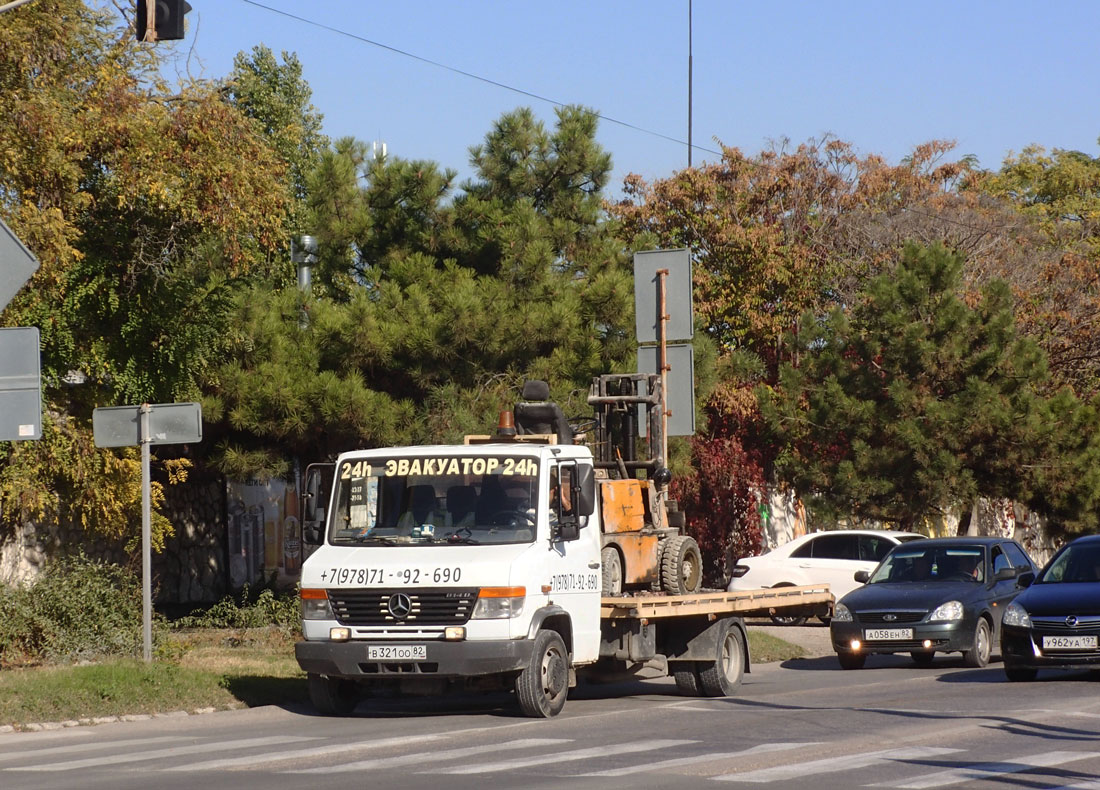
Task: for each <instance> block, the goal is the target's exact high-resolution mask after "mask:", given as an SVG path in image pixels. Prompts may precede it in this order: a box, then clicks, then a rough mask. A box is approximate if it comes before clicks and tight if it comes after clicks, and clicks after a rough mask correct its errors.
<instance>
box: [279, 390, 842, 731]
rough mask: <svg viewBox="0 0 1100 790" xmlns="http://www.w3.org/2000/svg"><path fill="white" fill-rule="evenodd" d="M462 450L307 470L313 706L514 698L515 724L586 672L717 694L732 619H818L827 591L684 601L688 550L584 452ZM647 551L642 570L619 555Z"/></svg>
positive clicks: (365, 456) (557, 705)
mask: <svg viewBox="0 0 1100 790" xmlns="http://www.w3.org/2000/svg"><path fill="white" fill-rule="evenodd" d="M517 406H518V404H517ZM570 438H572V436H570ZM467 441H468V443H467V444H463V445H437V446H425V447H390V448H380V449H373V450H362V451H356V452H349V453H344V454H342V455H341V456H340V457H339V458H338V459H337V461H336V464H335V467H334V468H333V470H332V476H331V484H330V485H326V484H324V483H322V478H321V477H320V475H319V474H318V473H317V471H316V470H307V479H306V499H305V503H304V506H303V510H304V514H305V517H304V519H303V523H304V525H305V527H306V529H305V530H304V536H305V538H306V541H307V542H309V543H313V544H314V545H315V546H316V549H315V550H314V551H313V553H312V554H310V556H309V557H308V558H307V559H306V560H305V562H304V563H303V565H302V576H301V603H302V634H303V637H304V638H303V640H302V641H300V642H298V643H297V645H296V646H295V655H296V658H297V660H298V663H299V665H300V666H301V667H302V669H304V670H305V671H306V673H307V675H308V684H309V691H310V698H311V700H312V702H313V704H314V706H315V707H316V708H317V709H318V710H319V711H320V712H322V713H325V714H330V715H347V714H349V713H351V712H352V711H353V710H354V709H355V707H356V705H357V704H358V702H359V700H360V699H361V698H362V697H363V696H364V695H365V694H369V693H370V692H371V691H376V690H379V689H381V688H386V689H387V690H388V691H393V692H397V693H404V694H416V695H436V694H443V693H446V692H448V691H451V690H458V689H462V690H477V689H483V690H499V689H510V690H514V691H515V696H516V700H517V701H518V704H519V708H520V709H521V711H522V712H523V713H524V714H525V715H527V716H532V717H550V716H555V715H557V714H558V713H559V712H560V711H561V710H562V707H563V706H564V705H565V701H566V698H567V696H568V693H569V689H570V688H571V687H573V686H575V685H576V683H577V679H578V676H584V675H585V674H588V675H590V676H593V677H595V678H598V679H612V678H623V677H631V676H633V677H654V676H663V675H672V676H673V677H674V678H675V681H676V686H677V688H678V689H679V690H680V692H681V693H683V694H687V695H705V696H721V695H730V694H733V693H734V692H735V691H736V690H737V688H738V687H739V685H740V683H741V679H742V675H743V673H744V672H746V671H748V670H749V651H748V647H747V645H748V642H747V638H746V630H745V625H744V622H743V621H742V619H741V618H742V617H743V616H745V615H760V616H767V615H769V614H774V613H776V612H777V611H778V612H781V613H784V614H805V615H815V614H817V615H820V614H827V613H828V611H829V607H830V605H831V603H832V596H831V594H830V593H829V591H828V588H827V587H810V588H803V587H787V588H781V589H770V590H750V591H742V592H734V593H727V592H705V591H702V590H698V589H692V590H691V591H688V592H684V587H683V585H684V582H685V579H687V580H688V582H689V583H691V584H694V582H691V581H690V580H691V579H692V578H697V577H698V569H697V568H694V567H690V566H691V565H692V564H693V563H695V564H697V563H698V554H697V547H696V553H695V554H694V555H693V554H692V553H691V552H690V551H685V550H684V549H685V546H688V547H690V545H694V541H691V540H690V538H687V537H686V536H682V535H680V534H679V530H678V529H677V528H676V527H670V526H669V525H668V519H667V518H665V517H666V516H667V513H664V510H663V508H655V507H654V504H655V503H657V502H658V500H657V499H656V498H655V497H654V496H653V495H652V489H650V488H649V487H647V486H646V485H644V484H645V483H647V481H645V480H641V481H637V480H633V481H632V480H625V481H624V480H620V481H615V482H620V483H628V484H629V485H625V486H624V485H618V486H615V485H611V483H612V482H613V481H612V480H611V479H610V476H609V475H608V473H607V470H606V469H601V468H598V467H599V466H600V464H599V462H598V461H597V459H596V457H594V455H593V452H592V450H591V449H590V448H589V447H588V446H585V445H583V444H577V443H572V442H571V443H561V442H560V441H559V435H558V434H556V433H555V434H539V435H534V436H531V435H529V436H523V435H522V434H521V435H517V436H512V435H509V434H508V433H507V430H506V432H505V433H504V434H502V435H498V436H491V437H482V438H481V439H478V440H474V441H471V440H469V439H468V440H467ZM327 488H331V491H329V490H325V489H327ZM647 492H648V493H647ZM612 511H615V512H612ZM632 513H637V514H638V515H637V519H635V521H636V522H637V523H636V526H637V529H634V530H633V532H630V531H629V530H626V527H625V526H624V524H626V525H629V523H632V522H631V520H630V519H631V518H633V516H631V515H630V514H632ZM624 514H626V516H628V517H626V518H625V521H624ZM609 525H610V526H609ZM646 545H652V546H653V547H655V548H654V549H653V551H654V556H655V562H651V563H648V565H647V564H646V563H641V562H639V561H638V559H637V557H635V558H633V559H631V557H630V556H628V555H629V554H630V553H631V552H635V553H636V552H638V551H640V550H641V549H640V548H639V547H644V546H646ZM609 551H610V552H612V553H614V560H610V561H611V562H615V563H618V568H617V574H618V575H617V576H615V575H613V577H609V575H608V574H607V573H606V570H607V567H606V566H607V563H608V562H609V559H608V558H609V557H610V556H611V554H609ZM685 563H686V564H685ZM632 568H633V570H632ZM609 584H611V585H614V587H615V589H614V590H609V591H606V592H605V589H604V588H605V587H606V586H608V585H609ZM667 590H673V591H674V592H673V593H669V592H667Z"/></svg>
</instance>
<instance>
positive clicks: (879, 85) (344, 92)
mask: <svg viewBox="0 0 1100 790" xmlns="http://www.w3.org/2000/svg"><path fill="white" fill-rule="evenodd" d="M189 1H190V3H191V5H192V7H193V10H192V11H191V13H190V14H188V16H187V19H188V25H189V27H188V35H187V40H185V41H183V42H178V43H177V44H176V45H175V46H176V49H177V52H178V55H179V58H180V60H179V62H178V63H177V64H176V68H177V69H180V70H187V71H189V72H190V74H191V75H193V76H203V77H208V78H220V77H223V76H225V75H226V74H228V72H229V70H230V69H231V67H232V61H233V57H234V55H235V54H236V53H237V52H239V51H242V50H244V51H250V50H251V49H252V47H254V46H255V45H257V44H260V43H262V44H265V45H267V46H268V47H270V48H271V49H272V50H274V51H275V53H276V54H279V53H281V52H282V51H284V50H285V51H290V52H294V53H296V54H297V56H298V58H299V60H300V61H301V63H302V65H303V69H304V76H305V78H306V80H307V81H308V82H309V84H310V86H311V87H312V89H313V103H314V105H315V106H316V107H317V109H318V110H319V111H320V112H321V113H322V114H323V115H324V131H325V133H326V134H327V135H329V136H330V137H332V138H334V139H335V138H337V137H342V136H349V135H350V136H354V137H357V138H359V139H361V140H366V141H373V140H381V141H385V143H386V145H387V147H388V150H389V153H390V154H391V155H396V156H400V157H403V158H407V159H429V160H433V161H436V162H438V163H440V164H441V165H443V166H445V167H451V168H454V169H456V170H458V171H459V172H460V173H461V174H462V175H463V176H468V175H469V174H470V169H469V165H468V149H469V147H470V146H471V145H474V144H477V143H479V142H481V140H482V139H483V137H484V136H485V134H486V132H488V130H489V128H490V126H491V124H492V122H493V121H494V120H495V119H497V118H499V117H500V115H501V114H502V113H504V112H507V111H509V110H512V109H514V108H516V107H518V106H530V107H531V108H532V109H534V111H535V112H536V113H537V114H538V115H539V117H541V118H543V119H544V120H546V121H547V122H552V121H553V118H554V114H553V113H554V106H553V104H551V103H548V102H546V101H541V100H539V99H535V98H532V97H530V96H525V95H522V94H520V93H517V92H515V91H513V90H508V89H506V88H503V87H498V86H496V85H491V84H488V83H486V82H483V81H479V80H477V79H474V78H471V77H468V76H463V75H461V74H458V73H455V72H454V71H449V70H447V69H445V68H441V67H439V66H435V65H431V64H429V63H425V62H423V61H420V60H416V59H414V58H412V57H408V56H406V55H402V54H399V53H397V52H394V51H391V50H388V49H385V48H382V47H379V46H375V45H373V44H370V43H367V41H365V40H364V39H366V40H369V41H373V42H377V43H379V44H384V45H386V46H388V47H392V48H395V49H399V50H403V51H405V52H407V53H411V54H413V55H416V56H419V57H421V58H425V59H428V60H432V61H437V62H438V63H442V64H445V65H446V66H449V67H451V68H453V69H458V70H461V71H465V72H469V73H471V74H475V75H478V76H479V77H483V78H485V79H486V80H492V81H494V82H498V83H502V84H505V85H507V86H510V87H512V88H516V89H519V90H521V91H526V92H528V93H532V94H537V95H538V96H540V97H545V98H548V99H552V100H554V101H557V102H562V103H579V104H584V105H586V106H588V107H591V108H593V109H595V110H597V111H598V112H600V113H601V114H602V115H603V116H605V118H607V119H615V120H616V121H622V122H624V123H626V124H630V125H632V126H635V127H640V129H644V130H646V131H639V130H638V129H633V128H628V127H626V126H623V125H620V124H617V123H614V122H612V121H611V120H603V121H601V124H600V131H599V135H598V137H599V140H600V142H601V144H602V145H603V146H604V147H605V148H606V149H607V150H609V151H610V152H611V154H612V157H613V160H614V166H615V177H614V182H613V187H614V191H616V192H617V188H618V184H620V183H621V181H622V177H623V176H625V175H626V174H627V173H630V172H636V173H639V174H641V175H643V176H644V177H646V178H649V179H652V178H660V177H665V176H668V175H670V174H671V173H672V172H674V171H675V170H677V169H679V168H681V167H683V166H685V165H686V164H687V146H686V140H687V115H688V112H687V95H688V91H687V72H688V69H687V63H688V1H687V0H661V1H660V2H658V1H657V0H554V1H553V2H546V1H545V0H539V1H538V2H535V1H534V0H510V1H509V2H505V0H466V2H460V1H459V0H401V1H400V2H392V0H391V1H390V2H378V1H376V0H308V2H303V1H302V0H256V2H248V1H247V0H189ZM269 8H270V9H277V11H272V10H267V9H269ZM279 11H281V12H285V14H292V15H294V16H297V17H301V18H304V19H308V20H311V21H313V22H316V23H318V25H323V26H324V27H319V26H316V25H312V24H309V23H307V22H302V21H299V20H297V19H294V18H291V17H290V16H286V15H284V13H278V12H279ZM326 28H331V29H326ZM334 31H342V33H341V32H334ZM1097 31H1100V2H1094V1H1092V0H1073V1H1066V2H1058V1H1057V0H1054V2H1049V3H1042V4H1040V3H1035V2H1023V1H1022V0H997V1H996V2H994V1H993V0H986V1H979V2H967V0H954V1H953V2H947V1H946V0H922V2H911V3H895V2H886V1H885V0H882V1H881V2H872V1H871V0H858V1H857V0H850V1H849V2H844V1H843V0H836V1H834V2H814V3H810V2H793V0H791V1H788V2H766V1H763V0H761V1H759V2H757V1H756V0H745V1H743V2H738V1H735V0H694V2H693V3H692V32H693V35H692V47H691V50H692V54H693V62H694V69H693V72H694V80H693V82H694V85H693V132H692V140H693V142H694V143H695V145H696V146H701V148H696V149H695V151H694V153H693V156H692V161H693V163H694V164H696V165H698V164H700V163H702V162H704V161H714V160H715V159H717V156H716V155H715V153H713V152H714V151H717V150H718V146H717V144H716V143H715V142H714V140H715V138H717V139H719V140H721V141H722V142H723V143H725V144H727V145H733V146H737V147H739V148H741V149H742V151H744V152H746V153H748V154H754V153H757V152H759V151H760V150H762V149H763V148H766V147H767V146H768V145H769V144H770V142H771V141H773V140H779V139H781V138H788V139H789V140H790V141H791V143H792V144H795V145H797V144H798V143H800V142H804V141H805V140H807V139H808V138H810V137H819V136H821V135H823V134H825V133H832V134H833V135H835V136H837V137H839V138H840V139H842V140H846V141H849V142H851V143H853V144H854V145H855V146H856V149H857V151H858V153H860V154H861V155H866V154H872V153H874V154H879V155H881V156H883V157H885V158H886V159H887V160H888V161H890V162H897V161H898V160H899V159H901V158H902V157H903V156H905V155H907V154H908V153H909V152H910V151H911V150H912V148H913V146H915V145H917V144H919V143H921V142H924V141H927V140H930V139H953V140H955V141H957V143H958V147H957V149H956V151H957V153H958V154H960V155H962V154H974V155H976V156H977V157H978V158H979V160H980V163H981V165H982V166H983V167H987V168H995V167H997V166H999V165H1000V163H1001V161H1002V160H1003V158H1004V156H1005V155H1006V154H1008V153H1009V152H1010V151H1019V150H1020V149H1021V148H1023V147H1024V146H1026V145H1028V144H1030V143H1037V144H1039V145H1042V146H1044V147H1046V148H1048V149H1050V148H1070V149H1077V150H1081V151H1084V152H1086V153H1088V154H1089V155H1090V156H1097V155H1098V154H1100V148H1098V145H1097V138H1098V137H1100V46H1098V45H1097ZM344 34H347V35H344ZM161 46H164V45H163V44H162V45H161ZM648 132H652V133H653V134H651V133H648ZM667 138H673V139H672V140H670V139H667ZM677 141H679V142H677ZM705 149H709V150H705Z"/></svg>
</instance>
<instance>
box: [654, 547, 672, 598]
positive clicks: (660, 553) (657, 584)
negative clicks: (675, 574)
mask: <svg viewBox="0 0 1100 790" xmlns="http://www.w3.org/2000/svg"><path fill="white" fill-rule="evenodd" d="M669 540H670V538H661V539H660V540H659V541H657V556H656V557H655V558H654V564H655V566H656V568H657V578H656V579H654V580H653V581H652V582H650V584H649V589H650V592H661V591H662V590H663V589H664V587H663V585H662V584H661V568H662V566H663V564H664V557H665V549H667V548H668V542H669Z"/></svg>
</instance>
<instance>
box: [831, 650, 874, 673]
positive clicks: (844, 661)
mask: <svg viewBox="0 0 1100 790" xmlns="http://www.w3.org/2000/svg"><path fill="white" fill-rule="evenodd" d="M836 659H837V661H839V662H840V668H841V669H863V664H864V663H865V662H866V661H867V654H866V653H853V652H852V651H850V650H841V651H840V652H839V653H837V654H836Z"/></svg>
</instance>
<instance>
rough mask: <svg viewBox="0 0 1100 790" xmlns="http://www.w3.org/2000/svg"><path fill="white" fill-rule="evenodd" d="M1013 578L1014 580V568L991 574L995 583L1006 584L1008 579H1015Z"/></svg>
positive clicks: (1002, 569)
mask: <svg viewBox="0 0 1100 790" xmlns="http://www.w3.org/2000/svg"><path fill="white" fill-rule="evenodd" d="M1015 578H1016V569H1015V568H1001V569H1000V570H999V571H997V572H996V573H994V574H993V581H995V582H1006V581H1008V580H1009V579H1015Z"/></svg>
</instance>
